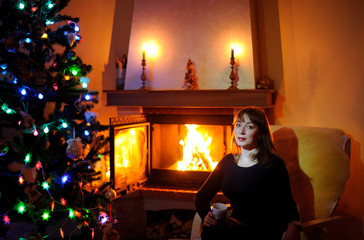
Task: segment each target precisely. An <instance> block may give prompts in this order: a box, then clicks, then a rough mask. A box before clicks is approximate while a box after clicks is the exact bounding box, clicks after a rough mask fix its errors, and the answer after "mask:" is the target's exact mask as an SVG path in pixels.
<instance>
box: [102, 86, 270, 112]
mask: <svg viewBox="0 0 364 240" xmlns="http://www.w3.org/2000/svg"><path fill="white" fill-rule="evenodd" d="M104 92H105V93H106V95H107V106H141V107H193V108H195V107H201V108H206V107H208V108H214V107H217V108H224V107H229V108H234V107H245V106H256V107H262V108H267V107H272V106H273V105H274V100H273V94H274V90H272V89H257V90H255V89H252V90H150V91H139V90H126V91H120V90H105V91H104Z"/></svg>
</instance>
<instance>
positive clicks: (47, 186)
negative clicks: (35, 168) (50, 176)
mask: <svg viewBox="0 0 364 240" xmlns="http://www.w3.org/2000/svg"><path fill="white" fill-rule="evenodd" d="M49 187H50V186H49V184H48V183H47V182H43V183H42V188H43V189H44V190H48V189H49Z"/></svg>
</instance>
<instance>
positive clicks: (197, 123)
mask: <svg viewBox="0 0 364 240" xmlns="http://www.w3.org/2000/svg"><path fill="white" fill-rule="evenodd" d="M144 112H147V113H145V114H142V115H134V116H121V117H116V118H111V119H110V127H111V137H112V139H113V140H112V144H111V156H110V159H111V161H110V177H111V179H113V182H114V185H115V189H118V190H123V189H128V190H129V191H130V188H131V187H132V188H138V187H140V186H141V185H143V186H144V185H145V184H147V185H149V186H158V187H166V188H171V187H172V188H177V189H178V188H180V189H197V188H199V187H200V186H201V184H202V183H203V182H204V181H205V180H206V178H207V176H208V175H209V173H210V172H211V171H212V170H213V169H214V168H215V166H216V165H217V163H218V162H219V160H220V159H221V158H222V157H223V156H224V155H226V153H227V152H228V151H229V141H230V137H231V131H232V127H231V123H232V117H233V115H232V113H230V114H227V111H226V110H225V109H220V110H219V112H218V113H217V110H216V109H215V114H214V115H207V114H206V112H205V114H203V110H202V109H199V111H194V113H188V114H186V113H184V111H181V110H180V109H169V110H166V109H163V113H160V112H159V111H156V110H155V109H144ZM176 112H179V113H176ZM209 112H210V111H209Z"/></svg>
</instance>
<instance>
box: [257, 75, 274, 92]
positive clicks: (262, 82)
mask: <svg viewBox="0 0 364 240" xmlns="http://www.w3.org/2000/svg"><path fill="white" fill-rule="evenodd" d="M271 83H272V80H271V79H270V78H269V77H267V76H262V77H260V78H259V79H258V80H257V82H256V88H257V89H269V88H270V87H271Z"/></svg>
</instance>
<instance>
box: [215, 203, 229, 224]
mask: <svg viewBox="0 0 364 240" xmlns="http://www.w3.org/2000/svg"><path fill="white" fill-rule="evenodd" d="M226 212H227V206H226V205H225V204H223V203H214V204H212V214H213V215H214V216H215V219H216V220H218V219H220V218H222V219H223V218H225V217H226Z"/></svg>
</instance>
